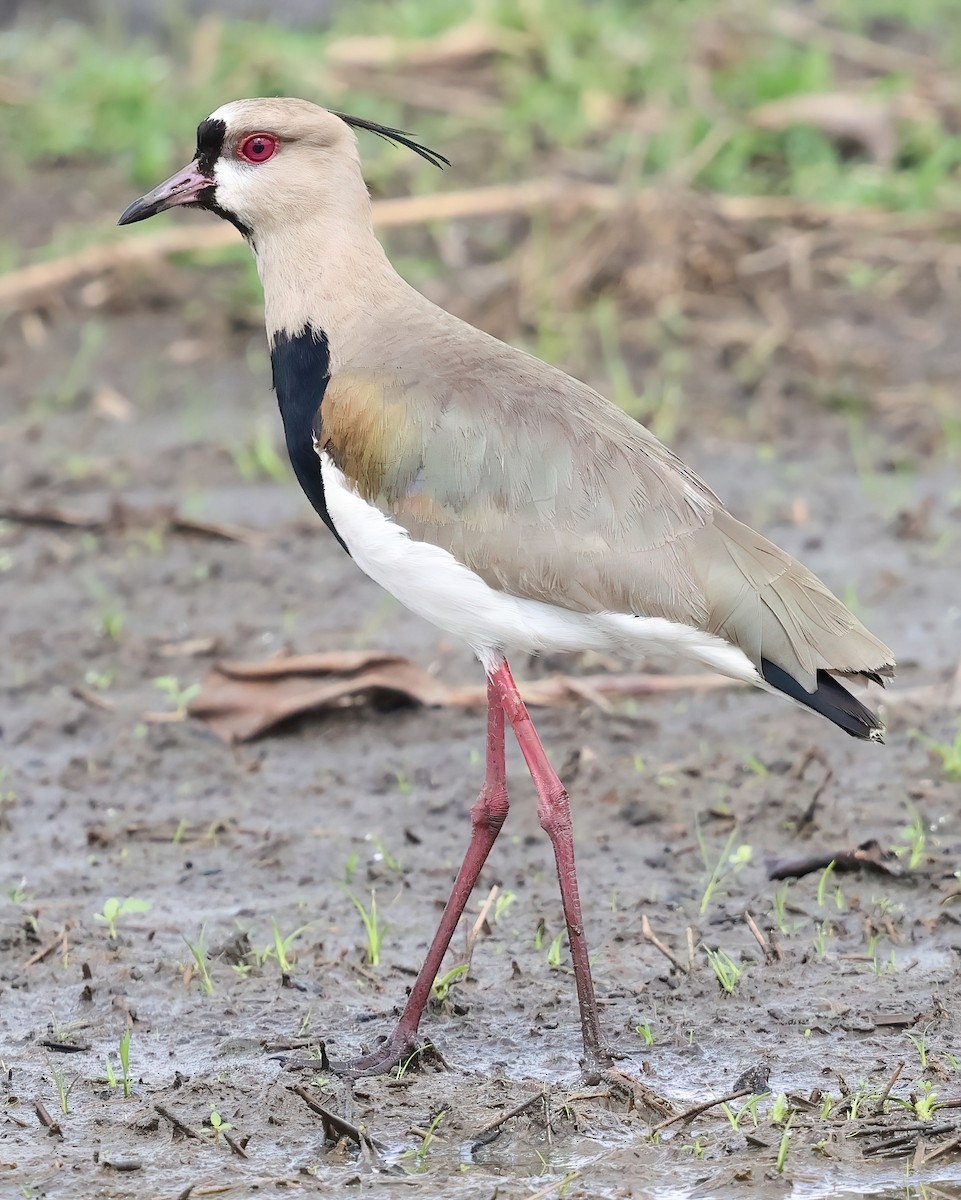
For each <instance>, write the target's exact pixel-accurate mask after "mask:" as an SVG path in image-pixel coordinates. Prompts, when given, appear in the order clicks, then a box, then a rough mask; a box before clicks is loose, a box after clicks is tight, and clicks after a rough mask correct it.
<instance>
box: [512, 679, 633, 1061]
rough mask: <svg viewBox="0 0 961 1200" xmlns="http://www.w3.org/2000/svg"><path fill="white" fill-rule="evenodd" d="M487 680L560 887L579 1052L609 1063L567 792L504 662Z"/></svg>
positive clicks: (587, 1058)
mask: <svg viewBox="0 0 961 1200" xmlns="http://www.w3.org/2000/svg"><path fill="white" fill-rule="evenodd" d="M489 684H490V686H491V687H493V689H494V692H495V694H496V696H497V698H498V700H499V702H500V705H501V708H502V709H503V711H504V714H505V716H506V717H507V719H508V721H510V723H511V727H512V728H513V730H514V734H515V736H516V738H517V743H518V745H519V746H520V748H521V753H522V754H523V755H524V761H525V762H526V763H527V768H528V770H529V771H530V773H531V778H532V779H533V780H534V787H535V788H536V789H537V815H538V817H539V819H540V823H541V827H542V828H543V829H544V830H545V832H546V833H547V836H548V837H549V838H550V839H551V844H552V845H553V847H554V858H555V861H556V863H557V878H558V881H559V882H560V886H561V901H562V903H563V905H564V918H565V920H566V921H567V936H568V940H569V941H570V947H571V960H572V962H573V964H574V982H575V986H576V987H577V1003H578V1007H579V1008H580V1012H581V1032H582V1034H583V1036H584V1054H585V1058H586V1061H587V1063H588V1064H589V1065H591V1066H596V1067H609V1066H610V1065H611V1062H612V1058H611V1055H610V1052H609V1051H608V1050H607V1049H606V1048H605V1046H604V1044H603V1042H602V1040H601V1024H600V1019H599V1017H598V1015H597V999H596V998H595V995H594V980H593V978H592V977H591V964H590V961H589V959H588V954H587V941H586V940H585V938H584V925H583V920H582V918H581V899H580V896H579V895H578V891H577V872H576V870H575V867H574V828H573V822H572V819H571V803H570V800H569V799H568V795H567V790H566V788H565V787H564V785H563V784H562V783H561V781H560V779H559V778H558V777H557V772H556V771H555V770H554V768H553V767H552V766H551V764H550V761H549V759H548V757H547V754H546V752H545V750H544V747H543V745H542V744H541V739H540V738H539V737H538V735H537V730H536V729H535V728H534V722H533V721H532V720H531V718H530V713H528V711H527V706H526V705H525V704H524V701H523V700H522V699H521V695H520V692H518V690H517V684H516V683H515V682H514V677H513V676H512V675H511V670H510V667H509V666H508V665H507V662H506V661H505V662H502V663H501V664H500V666H499V667H497V669H496V670H494V671H493V672H491V675H490V680H489Z"/></svg>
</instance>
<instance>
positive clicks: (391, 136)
mask: <svg viewBox="0 0 961 1200" xmlns="http://www.w3.org/2000/svg"><path fill="white" fill-rule="evenodd" d="M334 116H335V117H340V119H341V120H342V121H346V122H347V124H348V125H349V126H350V127H351V128H352V129H365V130H366V131H367V132H368V133H376V134H377V136H378V137H381V138H383V139H384V141H385V142H393V143H394V145H396V146H406V147H407V149H408V150H413V152H414V153H415V154H419V155H420V156H421V158H423V159H426V160H427V162H429V163H430V165H431V166H432V167H438V168H439V169H440V170H441V171H443V169H444V168H445V167H449V166H450V159H447V158H445V157H444V156H443V154H438V153H437V151H436V150H430V149H428V147H427V146H422V145H421V144H420V142H415V141H414V139H413V138H411V137H408V135H407V134H406V133H405V132H404V131H403V129H391V128H390V127H389V126H387V125H378V124H377V122H376V121H367V120H365V119H364V118H363V117H351V116H348V115H347V113H342V112H335V113H334Z"/></svg>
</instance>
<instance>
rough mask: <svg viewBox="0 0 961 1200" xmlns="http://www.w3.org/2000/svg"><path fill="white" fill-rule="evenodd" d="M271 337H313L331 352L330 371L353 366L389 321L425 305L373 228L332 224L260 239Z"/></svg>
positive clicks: (261, 235) (259, 263) (265, 233)
mask: <svg viewBox="0 0 961 1200" xmlns="http://www.w3.org/2000/svg"><path fill="white" fill-rule="evenodd" d="M254 253H255V257H256V259H257V269H258V271H259V272H260V279H261V282H262V283H263V288H264V316H265V321H266V325H267V333H268V336H269V337H270V338H271V340H273V339H274V338H275V337H276V336H277V335H283V334H286V335H287V336H290V337H292V336H295V335H297V334H300V333H302V332H304V331H305V330H308V329H310V330H312V331H313V332H314V333H315V334H317V335H318V336H319V335H320V334H323V335H324V337H325V338H326V339H327V343H328V345H329V347H330V360H331V370H332V372H335V371H336V370H338V369H340V368H341V367H345V366H348V365H349V364H350V362H351V360H352V359H353V357H354V354H355V352H356V350H357V349H358V348H359V347H360V346H362V345H363V344H365V343H366V342H368V341H369V340H370V337H371V336H372V334H373V336H376V331H377V328H378V326H379V325H381V318H382V319H383V321H384V322H386V321H388V320H390V319H391V318H390V314H391V313H392V312H396V311H397V310H398V309H401V310H403V307H404V304H405V302H406V303H407V304H408V305H409V304H410V303H411V296H413V297H417V298H418V299H419V298H420V297H419V296H418V293H416V292H414V291H413V289H411V288H410V287H409V285H408V284H406V283H405V282H404V280H402V279H401V278H400V276H399V275H398V274H397V272H396V271H395V270H394V268H393V267H392V266H391V264H390V261H389V260H388V258H387V255H386V254H385V253H384V250H383V247H382V246H381V244H380V243H379V242H378V241H377V238H376V237H375V236H374V232H373V230H372V229H371V228H370V227H369V226H364V225H361V226H359V227H358V226H357V225H353V226H352V227H351V228H347V229H345V228H340V227H337V226H335V225H332V223H331V222H330V220H324V221H318V222H317V223H316V224H315V225H311V224H310V223H308V224H305V225H304V226H302V227H301V228H300V229H298V230H297V236H296V237H291V235H290V232H289V230H282V231H276V232H275V231H270V230H267V231H258V233H257V236H256V241H255V249H254Z"/></svg>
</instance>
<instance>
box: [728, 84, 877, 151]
mask: <svg viewBox="0 0 961 1200" xmlns="http://www.w3.org/2000/svg"><path fill="white" fill-rule="evenodd" d="M897 115H898V114H897V108H896V105H895V103H894V102H893V101H892V100H890V99H888V98H886V97H884V96H869V95H861V94H859V93H858V92H814V93H809V94H801V95H797V96H786V97H785V98H784V99H783V100H772V101H771V102H770V103H769V104H762V105H760V107H758V108H755V109H754V111H753V112H752V113H751V123H752V124H753V125H754V126H756V127H757V128H758V129H768V130H773V131H775V132H780V131H781V130H782V129H787V128H789V127H790V126H791V125H813V126H814V127H815V128H816V129H820V130H821V131H822V133H826V134H827V135H828V137H832V138H841V139H847V140H849V141H852V142H857V143H858V144H859V145H861V146H863V147H864V149H865V150H866V151H867V153H868V154H869V155H870V156H871V158H873V159H874V161H875V162H876V163H877V164H878V166H879V167H890V166H891V164H892V163H893V162H894V159H895V157H896V155H897V152H898V131H897Z"/></svg>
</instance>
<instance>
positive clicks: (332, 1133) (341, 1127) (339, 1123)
mask: <svg viewBox="0 0 961 1200" xmlns="http://www.w3.org/2000/svg"><path fill="white" fill-rule="evenodd" d="M290 1091H292V1092H293V1093H294V1095H296V1096H299V1097H300V1098H301V1100H303V1102H304V1103H305V1104H306V1105H307V1107H308V1108H309V1109H310V1111H311V1112H313V1113H316V1114H317V1116H318V1117H320V1119H321V1122H322V1124H323V1128H324V1137H325V1138H326V1139H328V1140H330V1141H332V1142H336V1141H338V1140H339V1139H340V1138H342V1137H346V1138H349V1139H350V1140H351V1141H352V1142H354V1143H355V1144H356V1145H358V1146H360V1148H361V1149H366V1150H369V1151H370V1153H371V1154H372V1155H373V1156H374V1158H375V1159H377V1160H378V1161H379V1155H378V1154H377V1146H376V1143H375V1142H374V1139H373V1138H372V1137H371V1136H370V1134H368V1133H364V1131H363V1130H362V1129H358V1128H357V1126H356V1125H352V1124H351V1123H350V1121H347V1120H345V1118H344V1117H339V1116H338V1115H337V1114H336V1113H332V1112H331V1111H330V1109H328V1108H324V1106H323V1105H322V1104H321V1103H319V1101H317V1100H315V1099H314V1097H313V1096H312V1095H311V1094H310V1092H309V1091H308V1090H307V1089H306V1088H305V1087H304V1086H303V1085H302V1084H299V1083H296V1084H294V1085H293V1087H291V1088H290Z"/></svg>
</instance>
